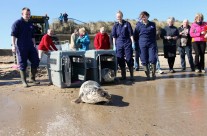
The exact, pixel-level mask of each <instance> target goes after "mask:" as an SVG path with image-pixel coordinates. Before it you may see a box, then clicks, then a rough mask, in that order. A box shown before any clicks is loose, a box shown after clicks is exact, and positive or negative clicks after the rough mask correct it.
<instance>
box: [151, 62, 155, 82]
mask: <svg viewBox="0 0 207 136" xmlns="http://www.w3.org/2000/svg"><path fill="white" fill-rule="evenodd" d="M155 72H156V64H152V80H155V79H156V75H155Z"/></svg>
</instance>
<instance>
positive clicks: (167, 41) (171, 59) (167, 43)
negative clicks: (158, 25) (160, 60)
mask: <svg viewBox="0 0 207 136" xmlns="http://www.w3.org/2000/svg"><path fill="white" fill-rule="evenodd" d="M174 22H175V18H174V17H169V18H168V19H167V24H168V25H167V26H165V27H164V29H163V30H162V32H161V35H160V37H161V38H162V39H163V45H164V57H165V58H167V60H168V65H169V72H170V73H174V72H175V70H174V69H173V67H174V63H175V57H176V42H177V38H178V36H179V32H178V29H177V27H175V26H174Z"/></svg>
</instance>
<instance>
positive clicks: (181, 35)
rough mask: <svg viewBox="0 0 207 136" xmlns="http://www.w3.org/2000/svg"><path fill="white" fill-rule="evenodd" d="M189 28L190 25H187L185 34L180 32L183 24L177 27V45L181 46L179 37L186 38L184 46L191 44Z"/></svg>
mask: <svg viewBox="0 0 207 136" xmlns="http://www.w3.org/2000/svg"><path fill="white" fill-rule="evenodd" d="M190 28H191V27H190V25H188V26H187V28H186V29H188V33H187V35H183V34H180V33H181V32H182V31H183V30H184V27H183V25H182V26H180V27H179V28H178V31H179V39H178V42H177V43H178V45H179V46H181V38H186V39H187V43H186V46H191V40H192V38H191V36H190Z"/></svg>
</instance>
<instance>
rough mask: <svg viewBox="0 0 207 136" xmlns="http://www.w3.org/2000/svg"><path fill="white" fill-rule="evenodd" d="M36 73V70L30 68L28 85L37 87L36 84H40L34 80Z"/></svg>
mask: <svg viewBox="0 0 207 136" xmlns="http://www.w3.org/2000/svg"><path fill="white" fill-rule="evenodd" d="M36 73H37V69H36V68H31V71H30V80H29V82H30V83H33V84H34V85H37V84H40V82H37V81H36V80H35V75H36Z"/></svg>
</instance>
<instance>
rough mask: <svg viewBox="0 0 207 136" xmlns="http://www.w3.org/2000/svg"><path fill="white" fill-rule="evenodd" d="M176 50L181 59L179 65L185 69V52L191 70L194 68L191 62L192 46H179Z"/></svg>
mask: <svg viewBox="0 0 207 136" xmlns="http://www.w3.org/2000/svg"><path fill="white" fill-rule="evenodd" d="M178 51H179V54H180V59H181V66H182V69H183V70H185V69H186V61H185V53H186V54H187V57H188V61H189V64H190V68H191V70H194V69H195V66H194V62H193V56H192V46H179V47H178Z"/></svg>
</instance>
